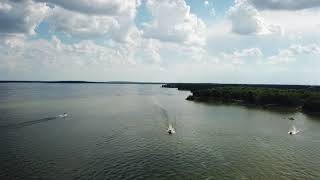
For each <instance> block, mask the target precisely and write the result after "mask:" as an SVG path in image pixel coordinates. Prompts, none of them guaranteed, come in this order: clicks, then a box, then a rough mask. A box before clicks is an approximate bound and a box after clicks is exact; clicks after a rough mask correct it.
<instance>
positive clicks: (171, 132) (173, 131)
mask: <svg viewBox="0 0 320 180" xmlns="http://www.w3.org/2000/svg"><path fill="white" fill-rule="evenodd" d="M167 132H168V133H169V134H174V133H176V131H175V129H174V128H173V127H172V125H171V124H169V127H168V130H167Z"/></svg>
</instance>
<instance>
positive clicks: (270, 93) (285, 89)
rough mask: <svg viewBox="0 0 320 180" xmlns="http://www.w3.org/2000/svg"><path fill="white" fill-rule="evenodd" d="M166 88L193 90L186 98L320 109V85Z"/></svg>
mask: <svg viewBox="0 0 320 180" xmlns="http://www.w3.org/2000/svg"><path fill="white" fill-rule="evenodd" d="M162 87H164V88H177V89H178V90H187V91H191V93H192V95H190V96H188V97H187V98H186V99H187V100H189V101H198V102H222V103H235V104H242V105H254V106H262V107H290V108H294V109H295V110H298V111H303V112H306V113H317V114H318V113H320V86H310V85H274V84H269V85H268V84H195V83H169V84H165V85H162Z"/></svg>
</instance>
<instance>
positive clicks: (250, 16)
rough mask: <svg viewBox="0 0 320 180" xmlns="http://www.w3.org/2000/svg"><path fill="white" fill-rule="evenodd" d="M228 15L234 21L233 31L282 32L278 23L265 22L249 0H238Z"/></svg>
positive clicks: (255, 32) (243, 33)
mask: <svg viewBox="0 0 320 180" xmlns="http://www.w3.org/2000/svg"><path fill="white" fill-rule="evenodd" d="M227 15H228V17H229V19H230V20H231V23H232V32H234V33H237V34H241V35H249V34H271V33H281V32H282V30H281V27H280V26H278V25H269V24H266V23H265V20H264V18H263V17H262V16H261V14H260V12H259V11H258V10H257V9H256V8H254V7H253V6H252V5H251V4H250V3H249V2H248V1H247V0H236V1H235V5H234V6H232V7H231V8H230V9H229V10H228V12H227Z"/></svg>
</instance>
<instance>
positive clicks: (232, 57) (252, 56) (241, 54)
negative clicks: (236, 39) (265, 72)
mask: <svg viewBox="0 0 320 180" xmlns="http://www.w3.org/2000/svg"><path fill="white" fill-rule="evenodd" d="M262 56H263V53H262V52H261V50H260V49H259V48H249V49H243V50H241V51H234V52H233V53H231V54H228V53H224V52H223V53H221V57H222V59H224V60H228V61H231V62H232V63H233V64H244V63H245V61H246V60H257V59H259V58H261V57H262Z"/></svg>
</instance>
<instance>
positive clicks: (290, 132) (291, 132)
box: [288, 126, 300, 135]
mask: <svg viewBox="0 0 320 180" xmlns="http://www.w3.org/2000/svg"><path fill="white" fill-rule="evenodd" d="M299 132H300V131H299V130H297V129H296V127H294V126H292V129H291V130H290V131H289V132H288V134H290V135H295V134H297V133H299Z"/></svg>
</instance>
